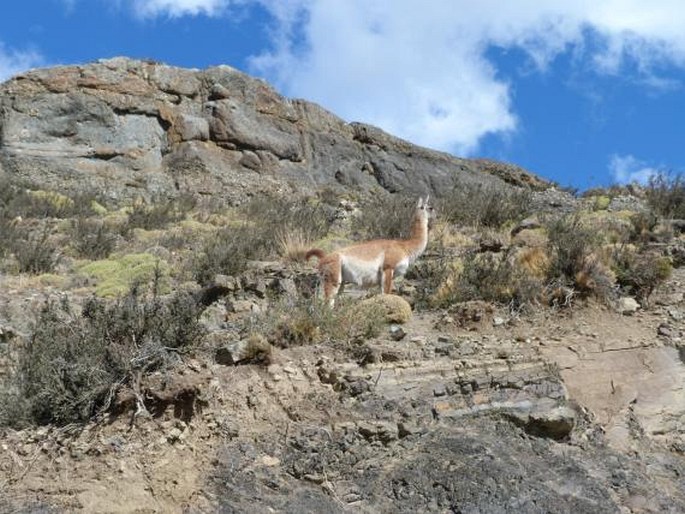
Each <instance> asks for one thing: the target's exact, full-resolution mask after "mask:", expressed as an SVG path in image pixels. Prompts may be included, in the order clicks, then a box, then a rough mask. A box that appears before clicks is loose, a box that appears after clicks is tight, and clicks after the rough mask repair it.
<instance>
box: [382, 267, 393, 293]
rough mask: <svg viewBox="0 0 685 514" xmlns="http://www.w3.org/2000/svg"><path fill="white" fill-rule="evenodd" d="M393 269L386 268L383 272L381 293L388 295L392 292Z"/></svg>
mask: <svg viewBox="0 0 685 514" xmlns="http://www.w3.org/2000/svg"><path fill="white" fill-rule="evenodd" d="M393 274H394V272H393V269H392V268H388V269H385V270H383V292H384V293H385V294H390V292H391V291H392V277H393Z"/></svg>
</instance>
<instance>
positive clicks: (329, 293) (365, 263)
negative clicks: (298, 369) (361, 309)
mask: <svg viewBox="0 0 685 514" xmlns="http://www.w3.org/2000/svg"><path fill="white" fill-rule="evenodd" d="M431 213H432V208H431V207H429V206H428V198H426V200H425V201H424V200H423V199H419V202H418V204H417V206H416V211H415V212H414V218H413V221H412V227H411V236H410V237H409V239H376V240H373V241H366V242H364V243H359V244H355V245H352V246H347V247H345V248H340V249H339V250H336V251H334V252H332V253H330V254H326V253H325V252H323V251H322V250H320V249H318V248H312V249H311V250H309V251H308V252H307V254H306V258H307V260H309V259H310V258H311V257H317V258H318V259H319V265H318V267H319V273H320V275H321V281H322V284H323V294H324V298H325V299H326V300H327V301H328V302H329V303H330V304H331V305H332V304H333V299H334V297H335V295H336V294H337V293H338V290H339V289H340V287H341V286H342V284H343V283H344V282H354V283H357V284H358V285H361V286H368V285H381V287H382V291H383V292H384V293H386V294H388V293H390V292H391V291H392V281H393V278H394V277H395V275H402V274H404V272H405V271H406V269H407V267H408V266H409V265H410V264H411V263H412V262H414V261H415V260H416V259H417V258H418V257H419V256H420V255H421V254H422V253H423V251H424V250H425V249H426V244H427V243H428V219H429V217H430V216H431Z"/></svg>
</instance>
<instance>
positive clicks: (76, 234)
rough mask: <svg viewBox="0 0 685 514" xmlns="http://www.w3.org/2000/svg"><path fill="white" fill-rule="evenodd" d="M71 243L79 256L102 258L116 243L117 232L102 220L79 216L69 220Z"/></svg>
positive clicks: (106, 255) (107, 255)
mask: <svg viewBox="0 0 685 514" xmlns="http://www.w3.org/2000/svg"><path fill="white" fill-rule="evenodd" d="M70 235H71V241H72V245H73V246H74V249H75V250H76V252H77V254H78V256H79V257H83V258H86V259H104V258H106V257H109V254H110V253H112V251H113V250H114V247H115V246H116V243H117V234H116V233H115V232H114V231H113V230H112V229H111V228H110V227H109V226H108V225H107V224H106V223H105V222H104V221H103V220H99V219H91V218H84V217H79V218H77V219H76V220H73V221H72V222H71V228H70Z"/></svg>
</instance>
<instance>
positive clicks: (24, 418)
mask: <svg viewBox="0 0 685 514" xmlns="http://www.w3.org/2000/svg"><path fill="white" fill-rule="evenodd" d="M0 106H1V108H0V166H1V169H0V241H1V243H0V512H84V513H86V512H87V513H98V512H102V513H104V512H139V513H148V512H185V513H201V512H202V513H204V512H227V513H228V512H254V513H261V512H288V513H290V512H292V513H300V512H312V513H314V512H316V513H318V512H364V513H376V512H464V513H466V512H469V513H481V512H482V513H537V512H540V513H542V512H545V513H546V512H569V513H571V512H573V513H593V514H594V513H615V512H626V513H628V512H634V513H662V512H669V513H676V512H683V511H685V488H684V487H683V484H684V483H685V482H684V480H683V477H685V388H684V387H683V384H685V346H684V340H683V337H684V336H685V303H684V298H683V290H684V288H685V267H683V264H685V233H684V232H683V227H685V223H682V221H678V220H675V221H674V220H673V219H672V218H685V187H684V186H685V184H683V183H682V182H680V181H679V180H680V179H676V180H666V179H664V181H662V182H661V183H657V184H655V185H653V186H652V187H651V189H650V188H647V189H640V190H638V189H631V190H628V189H626V190H622V189H619V188H616V189H612V190H607V191H595V192H594V194H593V195H589V196H587V197H584V198H578V197H574V196H572V195H570V194H567V193H564V192H562V191H558V190H556V189H554V188H552V187H550V186H549V184H547V183H546V182H545V181H544V180H542V179H539V178H537V177H534V176H533V175H531V174H529V173H527V172H526V171H525V170H522V169H521V168H519V167H517V166H515V165H511V164H503V163H497V162H494V161H491V160H465V159H458V158H455V157H451V156H448V155H445V154H441V153H438V152H433V151H429V150H426V149H422V148H419V147H416V146H414V145H411V144H410V143H407V142H405V141H401V140H399V139H397V138H394V137H392V136H390V135H388V134H384V133H383V132H382V131H380V130H379V129H376V128H373V127H369V126H365V125H360V124H354V123H352V124H348V123H345V122H344V121H342V120H340V119H339V118H337V117H335V116H334V115H332V114H330V113H327V112H325V111H324V110H322V109H321V108H319V107H317V106H315V105H313V104H311V103H308V102H306V101H301V100H288V99H285V98H283V97H281V96H279V95H278V94H277V93H275V91H274V90H273V89H272V88H271V87H269V86H268V85H267V84H265V83H263V82H261V81H258V80H256V79H253V78H251V77H248V76H246V75H244V74H242V73H240V72H238V71H236V70H233V69H231V68H229V67H217V68H212V69H208V70H204V71H197V70H183V69H178V68H172V67H168V66H164V65H160V64H154V63H146V62H140V61H132V60H128V59H121V58H120V59H112V60H107V61H101V62H98V63H95V64H89V65H85V66H73V67H63V68H53V69H46V70H37V71H32V72H30V73H27V74H25V75H23V76H20V77H16V78H14V79H12V80H11V81H9V82H7V83H5V84H3V85H1V86H0ZM292 192H297V193H298V195H292V194H291V193H292ZM427 192H430V193H431V197H432V198H433V199H434V201H435V204H436V205H437V207H438V209H437V215H436V217H435V218H434V219H432V220H431V229H430V232H429V242H428V247H427V250H426V252H425V253H424V254H423V255H422V256H421V257H420V258H419V260H418V261H417V262H416V263H415V264H414V265H413V266H412V267H411V268H410V270H409V272H408V274H407V276H406V277H405V278H404V279H401V280H397V281H396V283H395V293H396V294H393V295H378V294H377V291H376V290H371V291H364V290H360V289H357V288H355V287H349V286H348V287H347V288H346V290H345V291H344V294H342V295H341V296H340V298H339V299H338V302H337V304H336V307H335V308H334V309H330V308H328V307H327V306H326V305H322V303H321V302H319V301H318V300H317V296H316V288H317V283H318V278H317V273H316V270H315V268H314V266H313V265H312V263H306V262H303V259H302V255H303V252H304V251H305V250H307V249H308V248H310V247H313V246H315V247H318V248H322V249H324V250H325V251H329V250H332V249H334V248H337V247H339V246H341V245H345V244H350V243H352V242H355V241H359V240H366V239H371V238H378V237H384V238H387V237H403V236H406V235H407V234H408V227H409V217H410V216H411V214H412V211H413V209H414V206H415V204H416V195H417V194H418V193H427ZM370 193H371V194H370ZM379 193H380V194H379ZM390 193H397V194H390Z"/></svg>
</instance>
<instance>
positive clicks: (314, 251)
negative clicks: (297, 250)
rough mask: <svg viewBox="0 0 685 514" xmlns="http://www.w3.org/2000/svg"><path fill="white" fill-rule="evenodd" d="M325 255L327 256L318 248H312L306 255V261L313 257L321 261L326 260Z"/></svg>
mask: <svg viewBox="0 0 685 514" xmlns="http://www.w3.org/2000/svg"><path fill="white" fill-rule="evenodd" d="M325 255H326V254H325V253H323V250H319V249H318V248H312V249H311V250H309V251H308V252H307V253H306V254H305V256H304V259H305V260H306V261H308V260H309V259H311V258H312V257H316V258H317V259H319V260H321V259H323V258H324V256H325Z"/></svg>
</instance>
